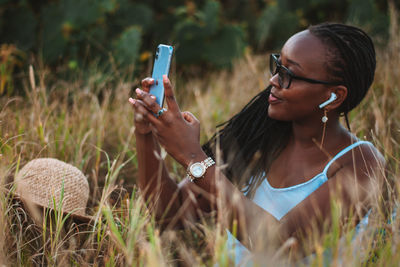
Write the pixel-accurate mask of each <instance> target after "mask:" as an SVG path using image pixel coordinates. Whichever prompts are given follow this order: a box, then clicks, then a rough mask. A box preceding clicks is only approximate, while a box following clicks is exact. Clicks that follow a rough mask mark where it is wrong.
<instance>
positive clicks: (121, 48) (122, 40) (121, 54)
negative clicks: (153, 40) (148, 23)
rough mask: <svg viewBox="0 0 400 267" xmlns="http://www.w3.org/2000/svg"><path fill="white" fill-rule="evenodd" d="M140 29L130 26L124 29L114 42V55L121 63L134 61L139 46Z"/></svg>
mask: <svg viewBox="0 0 400 267" xmlns="http://www.w3.org/2000/svg"><path fill="white" fill-rule="evenodd" d="M140 37H141V36H140V29H139V28H138V27H136V26H132V27H130V28H128V29H126V30H125V31H124V32H123V33H122V34H121V36H120V37H119V38H118V39H117V40H116V42H115V44H114V51H115V57H116V59H117V62H118V63H119V64H121V65H125V66H126V65H129V64H132V63H134V62H135V61H136V59H137V56H138V54H139V48H140V41H141V39H140Z"/></svg>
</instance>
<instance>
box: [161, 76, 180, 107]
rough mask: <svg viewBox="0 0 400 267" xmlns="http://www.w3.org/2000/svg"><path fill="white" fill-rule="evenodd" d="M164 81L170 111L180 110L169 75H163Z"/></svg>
mask: <svg viewBox="0 0 400 267" xmlns="http://www.w3.org/2000/svg"><path fill="white" fill-rule="evenodd" d="M163 83H164V91H165V99H166V101H167V105H168V109H169V110H170V111H179V106H178V103H176V100H175V96H174V92H173V90H172V85H171V81H170V80H169V79H168V77H167V75H163Z"/></svg>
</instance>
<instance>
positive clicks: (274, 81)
mask: <svg viewBox="0 0 400 267" xmlns="http://www.w3.org/2000/svg"><path fill="white" fill-rule="evenodd" d="M278 75H279V74H278V73H276V74H275V75H272V77H271V78H270V79H269V82H270V83H271V84H272V85H273V86H274V87H276V88H279V87H280V86H279V81H278V79H279V78H278Z"/></svg>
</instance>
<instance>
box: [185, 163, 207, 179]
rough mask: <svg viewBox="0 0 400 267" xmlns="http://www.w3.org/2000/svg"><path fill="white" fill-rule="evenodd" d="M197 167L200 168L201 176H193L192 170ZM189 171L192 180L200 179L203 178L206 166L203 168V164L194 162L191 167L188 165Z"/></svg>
mask: <svg viewBox="0 0 400 267" xmlns="http://www.w3.org/2000/svg"><path fill="white" fill-rule="evenodd" d="M197 166H199V167H201V174H200V175H195V174H194V170H193V169H194V168H195V167H197ZM189 171H190V174H191V175H192V176H193V177H194V178H200V177H203V175H204V174H205V173H206V166H204V164H203V163H201V162H196V163H193V164H192V165H190V167H189Z"/></svg>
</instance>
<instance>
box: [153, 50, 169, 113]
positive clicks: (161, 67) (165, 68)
mask: <svg viewBox="0 0 400 267" xmlns="http://www.w3.org/2000/svg"><path fill="white" fill-rule="evenodd" d="M173 51H174V48H173V47H172V46H169V45H163V44H160V45H158V47H157V50H156V55H155V59H154V65H153V73H152V75H151V77H152V78H153V79H154V84H153V85H152V86H151V87H150V94H152V95H154V96H155V97H156V102H157V104H158V105H160V107H163V105H164V84H163V75H167V76H168V73H169V68H170V66H171V60H172V52H173Z"/></svg>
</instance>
